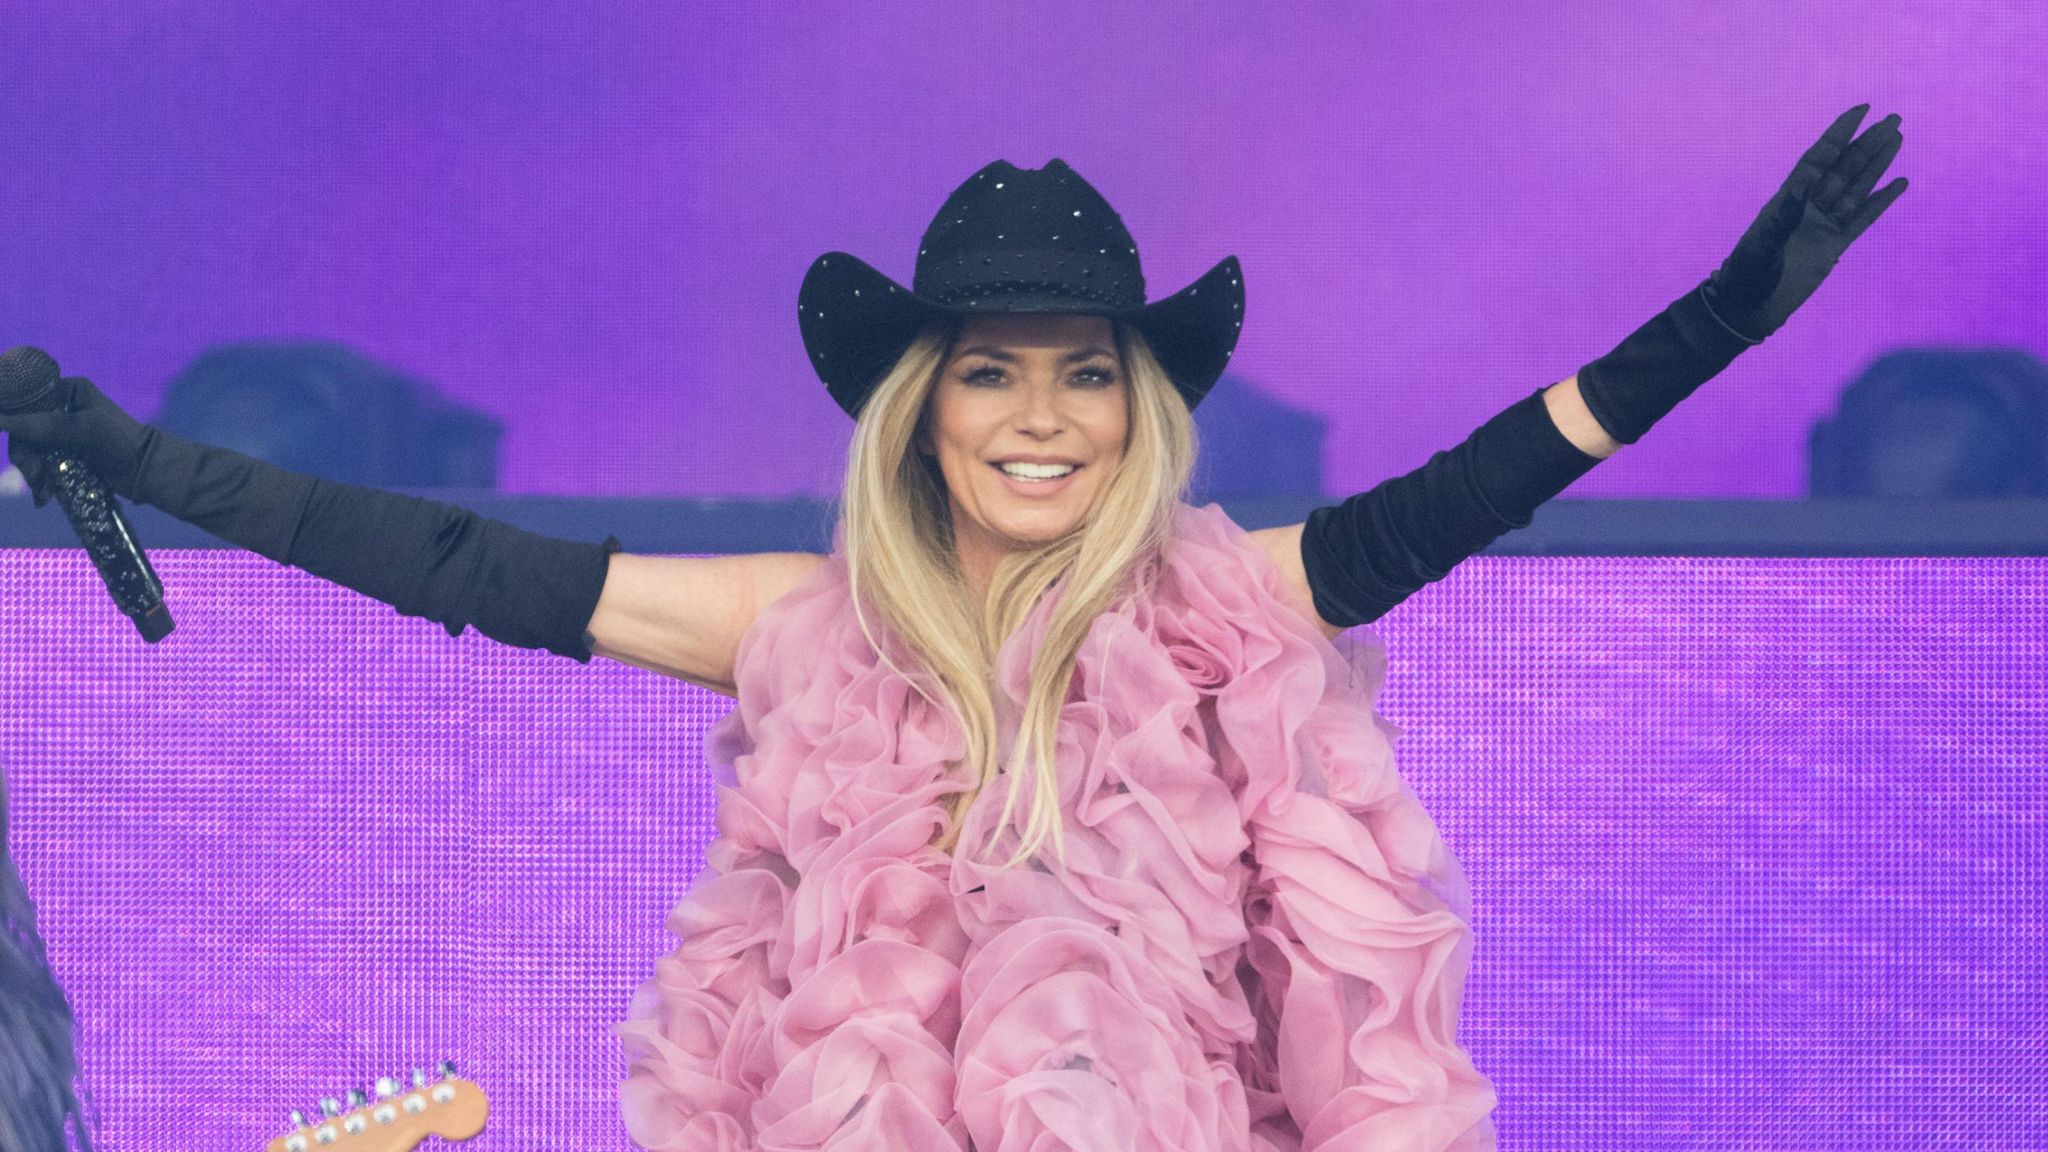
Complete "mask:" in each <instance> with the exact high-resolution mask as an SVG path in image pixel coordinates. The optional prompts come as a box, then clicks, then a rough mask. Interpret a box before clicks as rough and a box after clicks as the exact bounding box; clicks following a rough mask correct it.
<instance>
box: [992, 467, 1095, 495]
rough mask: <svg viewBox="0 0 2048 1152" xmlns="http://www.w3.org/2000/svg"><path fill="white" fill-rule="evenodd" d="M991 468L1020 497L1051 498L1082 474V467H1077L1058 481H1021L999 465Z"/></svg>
mask: <svg viewBox="0 0 2048 1152" xmlns="http://www.w3.org/2000/svg"><path fill="white" fill-rule="evenodd" d="M989 467H991V468H994V469H995V470H996V475H998V476H1001V477H1002V478H1003V483H1004V484H1005V485H1006V486H1008V487H1009V489H1010V491H1012V492H1015V493H1017V494H1018V495H1019V496H1051V495H1053V494H1055V493H1057V492H1058V491H1060V490H1061V489H1062V488H1065V487H1066V486H1067V485H1069V484H1071V483H1073V482H1074V477H1076V476H1078V475H1080V474H1081V466H1077V467H1075V469H1074V470H1073V471H1072V472H1069V473H1067V474H1066V475H1065V476H1062V477H1060V478H1059V479H1057V480H1019V479H1017V478H1016V477H1015V476H1012V475H1010V474H1009V473H1008V472H1005V471H1003V469H1002V466H1001V465H999V464H991V465H989Z"/></svg>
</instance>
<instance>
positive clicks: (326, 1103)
mask: <svg viewBox="0 0 2048 1152" xmlns="http://www.w3.org/2000/svg"><path fill="white" fill-rule="evenodd" d="M320 1114H321V1115H322V1116H339V1115H341V1101H339V1100H336V1099H335V1098H334V1097H332V1096H322V1097H321V1098H320Z"/></svg>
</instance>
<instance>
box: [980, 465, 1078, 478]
mask: <svg viewBox="0 0 2048 1152" xmlns="http://www.w3.org/2000/svg"><path fill="white" fill-rule="evenodd" d="M996 467H998V468H1001V469H1002V470H1003V471H1004V472H1007V473H1009V474H1010V475H1012V476H1015V477H1016V478H1017V479H1019V480H1052V479H1056V478H1058V477H1061V476H1065V475H1066V474H1067V473H1069V472H1072V471H1073V470H1074V466H1073V465H1072V464H1026V463H1023V462H1021V461H1011V462H1006V463H1002V464H998V465H996Z"/></svg>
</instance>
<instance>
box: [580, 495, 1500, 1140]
mask: <svg viewBox="0 0 2048 1152" xmlns="http://www.w3.org/2000/svg"><path fill="white" fill-rule="evenodd" d="M1176 518H1177V533H1178V534H1177V536H1176V539H1175V543H1174V546H1173V548H1172V549H1171V550H1170V551H1171V555H1170V556H1169V557H1167V558H1166V559H1164V560H1163V561H1162V560H1161V558H1159V557H1157V556H1152V557H1148V558H1147V559H1146V560H1145V561H1144V562H1143V563H1144V564H1145V566H1146V567H1147V568H1148V570H1156V569H1157V566H1158V565H1160V564H1162V563H1163V564H1164V566H1165V572H1164V573H1163V576H1164V579H1163V580H1162V582H1161V584H1160V586H1159V588H1158V590H1157V591H1156V593H1152V594H1147V593H1144V592H1142V591H1135V592H1131V593H1127V594H1126V595H1124V596H1123V597H1122V598H1121V599H1120V600H1119V601H1118V602H1117V603H1116V604H1114V605H1113V606H1112V607H1111V609H1110V610H1108V611H1106V612H1104V613H1103V614H1102V615H1101V616H1100V617H1099V618H1098V619H1097V620H1096V622H1095V624H1094V626H1093V628H1092V630H1091V632H1090V633H1089V636H1088V639H1087V641H1086V643H1085V644H1084V645H1083V647H1082V649H1081V653H1080V657H1079V664H1078V670H1077V673H1076V677H1075V681H1074V688H1073V690H1072V691H1071V693H1070V694H1069V697H1068V700H1067V703H1066V704H1065V706H1064V709H1063V711H1062V714H1061V724H1060V730H1059V740H1058V757H1057V759H1058V767H1059V779H1060V789H1061V807H1062V810H1063V811H1064V813H1065V816H1066V825H1065V826H1066V837H1067V858H1068V864H1067V868H1066V870H1065V871H1063V872H1061V871H1056V869H1057V867H1058V865H1057V863H1056V861H1054V860H1053V858H1052V856H1051V849H1050V846H1048V847H1047V848H1045V849H1043V850H1041V853H1040V858H1039V859H1034V860H1032V861H1030V862H1029V864H1028V865H1019V866H1018V867H1016V868H1013V869H1011V870H1009V871H1000V870H998V868H997V867H996V864H997V863H999V862H1000V861H1001V860H1003V859H1006V858H1008V856H1009V855H1010V854H1011V853H1012V851H1013V850H1014V849H1015V847H1016V846H1017V845H1018V844H1019V843H1021V839H1020V832H1021V830H1022V825H1023V813H1022V811H1021V808H1022V804H1021V802H1020V811H1019V812H1017V813H1013V815H1012V818H1011V822H1010V826H1009V827H1007V828H1003V829H997V828H996V827H995V818H996V815H997V813H998V812H999V811H1000V809H1001V806H1002V800H1003V791H1002V790H1003V788H1004V787H1006V782H1004V781H998V783H997V784H996V785H995V786H993V787H991V788H990V789H987V790H985V791H984V792H983V793H982V795H981V797H980V798H979V799H978V800H977V802H976V803H975V805H974V806H973V808H972V809H971V810H970V813H969V816H968V819H967V823H966V827H965V831H964V838H963V842H962V845H961V849H960V850H959V852H958V853H957V854H955V855H951V856H949V855H947V854H945V853H942V852H940V851H938V850H937V849H936V848H935V847H933V846H932V845H933V842H934V841H935V840H936V838H937V836H938V834H939V832H940V830H941V828H942V826H943V820H944V812H943V810H942V809H941V807H940V804H941V802H942V800H943V798H944V797H945V796H946V795H947V794H949V793H951V792H955V791H960V790H963V789H964V787H965V776H964V774H949V771H948V769H947V762H948V761H949V760H954V759H958V758H959V757H960V756H961V755H962V752H963V749H964V747H965V744H964V740H963V737H962V734H961V732H960V729H959V726H958V723H957V722H956V721H955V720H954V719H953V718H952V717H951V716H950V715H948V714H945V713H944V712H942V711H941V710H938V709H935V708H933V707H932V706H930V705H929V704H927V703H926V702H925V700H924V699H923V698H922V697H920V696H919V695H918V694H917V693H916V692H914V691H913V690H912V688H911V685H910V683H909V682H908V681H907V680H906V679H905V678H904V677H903V675H901V674H899V673H898V672H897V671H895V670H892V669H891V668H890V667H889V666H888V664H886V663H884V662H883V661H882V660H880V659H878V658H877V656H876V655H875V653H874V652H873V650H872V649H871V647H870V646H869V644H868V642H867V640H866V639H865V637H864V636H863V635H862V633H861V631H860V629H859V627H858V625H857V623H856V621H855V619H854V615H853V612H852V606H851V603H850V600H849V598H848V589H847V584H846V579H845V565H844V561H843V557H842V555H841V554H840V553H839V552H838V551H837V550H836V549H835V552H834V554H833V556H832V557H831V558H830V559H829V561H828V562H827V563H825V564H823V565H821V566H820V567H819V568H818V569H817V570H816V571H815V572H813V573H812V574H810V575H809V576H807V577H806V578H805V580H804V581H803V582H802V583H801V584H799V585H798V586H797V587H796V588H795V589H794V590H792V591H790V592H789V593H787V594H786V595H785V596H783V597H782V598H781V599H780V600H778V601H776V602H775V604H774V605H772V606H771V607H770V609H769V610H768V611H767V612H765V613H763V614H762V616H761V617H760V618H758V619H757V620H756V621H755V622H754V624H753V626H752V627H751V628H750V629H749V630H748V632H747V633H746V635H745V637H744V639H743V640H742V642H741V645H740V650H739V655H738V666H737V670H736V682H737V684H738V688H739V699H738V706H737V707H736V708H735V709H734V711H733V712H732V713H731V714H730V715H728V716H727V717H726V718H725V719H723V720H721V721H720V723H719V725H718V726H717V727H716V728H715V729H714V730H713V732H712V734H711V736H710V738H709V741H708V750H709V758H710V760H711V762H712V764H713V769H714V772H715V773H716V775H717V779H718V783H719V790H718V836H717V838H716V839H715V840H714V841H713V842H712V844H711V846H710V847H709V849H708V850H707V854H706V867H705V869H704V871H703V872H702V873H701V874H700V875H699V877H698V879H697V881H696V883H695V884H694V885H693V886H692V887H691V889H690V891H689V893H688V894H687V895H686V896H685V897H684V898H683V900H682V902H681V904H679V905H678V906H677V907H676V909H675V911H674V912H673V913H672V914H671V916H670V918H669V927H670V929H671V930H672V931H673V932H674V933H675V934H676V935H677V936H678V937H680V939H681V943H680V945H679V946H678V947H677V948H676V950H675V951H674V952H673V953H671V954H670V955H668V956H666V957H664V958H662V959H661V960H659V961H658V962H657V963H656V965H655V970H654V975H653V978H652V979H650V980H648V981H647V982H646V983H645V984H643V985H642V986H641V988H640V989H639V991H638V993H637V994H636V995H635V996H634V998H633V1002H632V1005H631V1008H630V1009H629V1012H628V1019H627V1020H626V1021H625V1022H624V1023H623V1024H621V1025H620V1026H619V1028H618V1031H619V1034H620V1036H621V1037H622V1038H623V1040H624V1043H625V1047H626V1050H627V1054H628V1056H629V1058H630V1061H631V1065H630V1067H631V1071H630V1074H629V1078H628V1079H627V1081H626V1083H625V1084H624V1086H623V1088H622V1102H621V1103H622V1108H623V1112H624V1116H625V1122H626V1128H627V1131H628V1133H629V1134H630V1135H631V1137H632V1139H633V1140H634V1142H635V1143H636V1144H637V1145H639V1146H640V1147H642V1148H647V1149H664V1150H667V1149H674V1150H678V1152H680V1150H684V1149H687V1150H690V1152H700V1150H712V1149H717V1150H728V1149H730V1150H738V1149H760V1150H764V1152H765V1150H776V1152H780V1150H785V1149H791V1150H793V1149H833V1150H848V1152H851V1150H854V1149H862V1150H865V1149H876V1150H881V1149H891V1150H898V1149H909V1150H913V1152H921V1150H926V1149H931V1150H939V1152H954V1150H959V1149H975V1150H978V1152H1054V1150H1056V1149H1077V1150H1086V1152H1110V1150H1120V1149H1142V1150H1145V1152H1152V1150H1160V1152H1166V1150H1173V1152H1208V1150H1212V1149H1214V1150H1230V1152H1251V1150H1258V1152H1272V1150H1277V1149H1286V1150H1290V1152H1291V1150H1294V1149H1346V1150H1351V1149H1358V1150H1371V1152H1422V1150H1424V1149H1460V1150H1465V1149H1483V1148H1492V1147H1493V1146H1494V1129H1493V1124H1492V1120H1491V1117H1490V1113H1491V1111H1492V1108H1493V1104H1494V1092H1493V1088H1492V1086H1491V1084H1490V1083H1489V1082H1488V1081H1487V1080H1486V1078H1485V1077H1483V1076H1482V1075H1481V1074H1480V1073H1479V1072H1478V1070H1477V1069H1476V1068H1474V1066H1473V1064H1472V1062H1471V1059H1470V1057H1469V1055H1468V1053H1467V1052H1466V1051H1465V1049H1464V1048H1463V1047H1462V1046H1461V1045H1460V1044H1459V1043H1458V1040H1457V1035H1456V1028H1457V1022H1458V1010H1459V1003H1460V1000H1461V998H1462V996H1463V991H1464V983H1465V976H1466V969H1467V964H1468V962H1469V960H1470V957H1471V933H1470V929H1469V927H1468V921H1469V914H1470V909H1469V903H1468V897H1467V891H1466V887H1465V880H1464V876H1463V874H1462V872H1461V870H1460V869H1459V867H1458V864H1457V861H1456V860H1455V859H1454V858H1453V857H1452V856H1451V855H1450V853H1449V852H1448V851H1447V850H1446V849H1445V846H1444V844H1443V841H1442V839H1441V838H1440V837H1439V835H1438V833H1437V829H1436V825H1435V823H1434V822H1433V821H1432V820H1431V818H1430V817H1429V815H1428V813H1427V812H1425V811H1424V810H1423V808H1422V807H1421V805H1420V804H1419V803H1418V802H1417V801H1416V799H1415V796H1414V794H1413V793H1412V792H1411V791H1410V790H1409V789H1408V787H1407V786H1406V784H1405V783H1404V782H1403V780H1402V779H1401V777H1400V775H1399V774H1398V773H1397V771H1396V770H1395V764H1394V756H1393V744H1392V740H1393V738H1394V737H1395V736H1397V735H1398V734H1399V733H1398V729H1396V728H1395V727H1394V726H1393V725H1392V724H1390V723H1388V722H1387V721H1386V720H1385V719H1383V718H1381V717H1379V716H1378V715H1377V714H1376V713H1375V711H1374V709H1373V703H1374V700H1375V698H1376V697H1377V695H1378V692H1379V688H1380V683H1381V680H1382V676H1383V674H1384V670H1385V656H1384V650H1383V649H1382V648H1381V647H1380V646H1379V643H1378V641H1377V639H1376V638H1374V637H1373V636H1371V634H1370V633H1368V632H1365V631H1363V630H1353V631H1351V632H1347V633H1345V634H1344V635H1342V636H1340V637H1338V641H1337V643H1336V644H1332V643H1330V642H1329V641H1327V640H1326V639H1325V638H1324V637H1323V636H1322V634H1321V633H1320V632H1319V631H1318V630H1317V629H1316V628H1315V627H1314V625H1312V624H1311V623H1310V622H1309V621H1308V620H1307V619H1306V618H1304V617H1303V616H1300V615H1297V614H1296V612H1295V611H1294V610H1292V609H1291V608H1290V607H1289V606H1288V602H1287V599H1286V598H1287V596H1288V595H1289V593H1288V592H1287V590H1286V588H1285V587H1284V585H1283V584H1282V582H1281V576H1280V573H1279V571H1278V570H1277V569H1276V568H1275V567H1274V566H1273V564H1272V562H1271V561H1270V560H1269V559H1268V558H1267V556H1266V554H1265V553H1264V552H1262V551H1260V550H1259V548H1258V545H1257V544H1256V543H1255V542H1253V541H1252V540H1251V539H1250V537H1249V536H1247V535H1246V534H1245V532H1244V531H1243V530H1242V529H1241V528H1239V527H1238V526H1237V525H1236V524H1235V523H1233V522H1232V521H1231V520H1230V519H1229V517H1228V516H1226V515H1225V514H1224V512H1223V510H1222V509H1221V508H1220V507H1218V506H1216V505H1213V504H1211V505H1208V506H1206V507H1203V508H1194V507H1191V506H1188V505H1185V504H1183V505H1181V506H1180V507H1179V508H1178V509H1177V511H1176ZM1061 588H1062V586H1059V585H1056V586H1055V587H1054V588H1053V590H1052V591H1051V592H1050V593H1049V594H1048V595H1047V597H1046V598H1045V599H1044V600H1043V601H1042V602H1041V603H1040V604H1039V605H1038V606H1037V607H1036V608H1035V609H1034V611H1033V612H1032V614H1031V615H1030V616H1029V617H1028V618H1027V619H1026V621H1025V623H1024V625H1023V626H1022V627H1021V628H1020V629H1019V630H1018V633H1017V634H1016V635H1015V636H1013V637H1011V639H1010V640H1009V641H1008V642H1007V643H1006V644H1005V645H1004V647H1003V649H1002V651H1001V653H1000V654H999V657H998V661H997V681H998V685H999V687H1000V689H1001V691H1002V693H1003V694H1004V695H1005V696H1006V697H1007V701H1008V703H1007V704H1006V706H1005V708H1004V710H1003V712H1002V714H1001V716H1000V727H1001V731H1002V735H1003V745H1002V746H1003V747H1008V746H1009V744H1010V742H1011V741H1012V740H1013V739H1014V735H1015V731H1016V717H1017V714H1018V713H1019V712H1020V711H1021V708H1022V701H1023V698H1024V689H1025V678H1026V674H1027V672H1028V670H1029V660H1030V656H1031V654H1032V652H1033V651H1034V650H1035V649H1036V647H1037V645H1038V643H1039V642H1040V640H1041V638H1042V637H1043V635H1044V631H1045V625H1046V622H1047V619H1048V615H1049V613H1050V610H1051V608H1052V606H1053V604H1054V602H1055V600H1056V598H1057V597H1058V595H1059V594H1060V592H1061ZM870 619H871V620H872V619H873V617H872V614H871V615H870ZM877 627H878V628H879V626H878V625H877ZM881 638H882V641H883V644H884V647H885V648H887V649H888V651H889V656H890V658H891V660H893V661H894V662H895V665H896V667H897V668H905V669H907V668H910V667H911V666H912V665H911V662H910V659H909V655H908V652H907V651H906V650H905V649H903V648H902V647H901V646H900V642H898V641H897V640H896V639H895V638H894V637H893V636H891V635H887V634H883V635H882V637H881ZM919 675H922V673H919ZM985 849H987V851H986V855H984V850H985ZM985 859H992V860H993V861H994V863H984V862H982V861H983V860H985Z"/></svg>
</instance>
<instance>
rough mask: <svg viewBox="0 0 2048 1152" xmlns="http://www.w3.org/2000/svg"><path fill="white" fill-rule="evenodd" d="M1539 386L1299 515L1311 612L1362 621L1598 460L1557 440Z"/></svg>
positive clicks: (1344, 624)
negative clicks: (1389, 473) (1402, 468)
mask: <svg viewBox="0 0 2048 1152" xmlns="http://www.w3.org/2000/svg"><path fill="white" fill-rule="evenodd" d="M1546 390H1547V389H1546V388H1539V389H1537V390H1536V391H1535V392H1533V393H1531V394H1530V395H1529V396H1527V397H1524V398H1523V399H1521V400H1518V401H1516V402H1515V403H1513V404H1511V405H1509V406H1508V407H1507V408H1506V409H1504V410H1502V411H1501V412H1500V413H1499V414H1498V415H1496V416H1494V417H1493V418H1492V419H1490V420H1488V421H1487V422H1486V423H1484V424H1481V425H1480V426H1479V427H1478V429H1477V430H1475V431H1474V432H1473V433H1472V434H1471V435H1470V436H1467V437H1466V438H1465V439H1464V440H1463V441H1462V442H1460V443H1459V444H1458V446H1457V447H1455V448H1450V449H1446V450H1444V451H1441V452H1438V453H1437V454H1436V455H1434V456H1431V457H1430V458H1429V460H1428V462H1427V463H1425V464H1423V465H1422V466H1421V467H1420V468H1417V469H1415V470H1414V471H1412V472H1409V473H1408V474H1406V475H1404V476H1397V477H1394V478H1393V479H1390V480H1384V481H1381V482H1380V483H1379V484H1378V485H1376V486H1374V487H1373V488H1372V489H1371V490H1369V491H1366V492H1361V493H1359V494H1358V495H1356V496H1353V497H1351V498H1350V499H1348V500H1346V501H1344V502H1343V503H1342V504H1338V505H1335V506H1332V507H1326V508H1318V509H1316V510H1315V511H1313V512H1310V513H1309V514H1308V521H1307V523H1306V524H1305V525H1304V526H1303V528H1302V533H1301V560H1302V566H1303V567H1304V568H1305V569H1306V570H1307V574H1308V586H1309V592H1310V594H1311V596H1312V597H1313V599H1314V601H1315V608H1316V614H1317V615H1319V616H1321V617H1322V618H1323V619H1324V620H1326V621H1328V622H1330V623H1331V624H1334V625H1337V626H1338V627H1340V628H1350V627H1353V626H1355V625H1359V624H1366V623H1370V622H1371V621H1374V620H1377V619H1379V618H1380V617H1381V616H1383V615H1385V614H1386V613H1387V612H1388V610H1390V609H1392V608H1393V607H1394V606H1395V605H1396V604H1399V603H1400V602H1401V601H1403V600H1406V599H1407V598H1408V597H1409V596H1410V595H1411V594H1413V593H1414V592H1415V591H1416V590H1417V589H1420V588H1421V587H1422V586H1423V585H1425V584H1428V583H1431V582H1433V581H1436V580H1441V579H1443V577H1444V576H1445V575H1447V574H1448V573H1449V572H1450V570H1451V569H1452V568H1453V567H1454V566H1456V565H1457V564H1458V562H1459V561H1461V560H1463V559H1465V558H1466V557H1468V556H1471V555H1472V554H1473V553H1475V552H1478V551H1479V550H1480V549H1482V548H1484V547H1486V546H1487V545H1488V544H1490V543H1492V542H1493V541H1494V540H1495V539H1497V538H1499V537H1500V536H1501V535H1503V534H1504V533H1506V532H1508V531H1509V530H1510V529H1514V528H1521V527H1525V526H1527V525H1528V523H1529V521H1530V519H1531V518H1532V517H1533V515H1534V514H1535V511H1536V506H1537V505H1539V504H1541V503H1543V502H1544V501H1545V500H1548V499H1550V498H1551V497H1552V496H1555V495H1557V494H1558V493H1559V492H1562V491H1564V490H1565V488H1566V487H1568V486H1570V484H1571V482H1572V481H1574V480H1577V479H1578V478H1579V477H1581V476H1583V475H1585V474H1586V472H1587V471H1589V470H1590V469H1591V468H1592V467H1593V465H1595V464H1598V463H1599V462H1600V457H1598V456H1593V455H1590V454H1588V453H1586V452H1583V451H1581V450H1580V449H1579V447H1578V446H1577V445H1575V444H1573V443H1572V442H1571V441H1570V440H1568V439H1566V438H1565V435H1564V433H1563V432H1561V431H1559V430H1558V427H1557V423H1556V422H1555V421H1553V420H1552V419H1551V418H1550V412H1549V410H1548V409H1547V408H1546V406H1545V405H1544V401H1543V393H1544V392H1545V391H1546Z"/></svg>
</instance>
